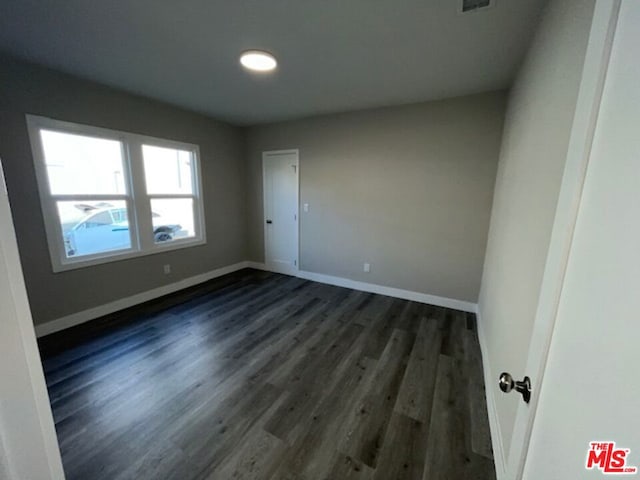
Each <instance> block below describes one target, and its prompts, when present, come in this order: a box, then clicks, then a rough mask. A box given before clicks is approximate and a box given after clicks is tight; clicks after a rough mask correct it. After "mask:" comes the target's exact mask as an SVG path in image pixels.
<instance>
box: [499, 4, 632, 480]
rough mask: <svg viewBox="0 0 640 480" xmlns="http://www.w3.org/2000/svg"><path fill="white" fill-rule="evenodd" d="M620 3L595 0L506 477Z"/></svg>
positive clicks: (518, 466)
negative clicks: (523, 391) (527, 379)
mask: <svg viewBox="0 0 640 480" xmlns="http://www.w3.org/2000/svg"><path fill="white" fill-rule="evenodd" d="M619 8H620V2H619V1H613V2H611V1H606V0H605V1H603V0H598V1H597V2H596V6H595V11H594V17H593V22H592V26H591V32H590V37H589V45H588V48H587V52H586V57H585V64H584V70H583V76H582V80H581V84H580V91H579V93H578V101H577V105H576V112H575V116H574V123H573V126H572V130H571V137H570V140H569V149H568V152H567V160H566V166H565V171H564V175H563V179H562V186H561V189H560V195H559V198H558V206H557V209H556V215H555V219H554V225H553V230H552V234H551V240H550V244H549V251H548V254H547V260H546V264H545V270H544V276H543V280H542V285H541V290H540V297H539V301H538V306H537V310H536V316H535V322H534V326H533V332H532V336H531V342H530V344H529V349H528V356H527V360H526V373H527V375H528V376H529V377H530V378H531V383H532V395H531V401H530V403H528V404H527V403H524V402H522V401H520V400H519V398H517V397H516V396H515V395H514V398H513V401H518V402H519V407H518V412H517V416H516V422H515V425H514V430H513V435H512V439H511V444H510V446H509V457H508V460H507V472H506V478H507V479H508V480H512V479H513V480H519V479H521V478H522V476H523V470H524V466H525V462H526V459H527V454H528V449H529V442H530V439H531V431H532V426H533V422H534V418H535V415H536V410H537V407H538V401H539V391H540V386H541V385H542V381H543V376H544V373H545V369H546V366H547V359H548V354H549V348H550V345H551V339H552V336H553V333H554V327H555V324H556V317H557V314H558V308H559V304H560V299H561V293H562V291H563V287H564V281H565V275H566V271H567V264H568V260H569V254H570V252H571V249H572V241H573V237H574V232H575V226H576V220H577V217H578V210H579V207H580V204H581V200H582V193H583V187H584V182H585V176H586V172H587V167H588V164H589V159H590V156H591V148H592V144H593V138H594V132H595V130H596V122H597V119H598V113H599V111H600V105H601V99H602V92H603V87H604V82H605V77H606V74H607V69H608V66H609V58H610V54H611V48H612V43H613V36H614V32H615V30H616V22H617V18H618V11H619ZM518 397H519V396H518Z"/></svg>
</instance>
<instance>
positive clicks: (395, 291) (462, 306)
mask: <svg viewBox="0 0 640 480" xmlns="http://www.w3.org/2000/svg"><path fill="white" fill-rule="evenodd" d="M243 268H255V269H258V270H265V271H271V270H270V269H268V268H267V267H266V266H265V265H264V264H263V263H258V262H239V263H236V264H233V265H229V266H226V267H222V268H217V269H215V270H212V271H210V272H207V273H203V274H201V275H196V276H194V277H189V278H185V279H184V280H180V281H179V282H175V283H171V284H169V285H163V286H162V287H158V288H154V289H153V290H148V291H146V292H141V293H137V294H135V295H132V296H130V297H126V298H121V299H118V300H115V301H113V302H109V303H106V304H104V305H100V306H97V307H94V308H90V309H88V310H83V311H81V312H77V313H73V314H71V315H67V316H65V317H61V318H57V319H55V320H51V321H50V322H46V323H43V324H40V325H36V327H35V330H36V336H38V337H43V336H45V335H49V334H51V333H55V332H59V331H61V330H64V329H66V328H71V327H74V326H76V325H80V324H81V323H85V322H88V321H90V320H93V319H96V318H99V317H102V316H104V315H109V314H110V313H113V312H117V311H119V310H123V309H125V308H129V307H133V306H135V305H138V304H140V303H144V302H148V301H149V300H153V299H155V298H159V297H162V296H163V295H168V294H170V293H174V292H177V291H179V290H182V289H185V288H189V287H192V286H194V285H198V284H199V283H203V282H206V281H208V280H211V279H214V278H216V277H221V276H222V275H226V274H228V273H232V272H235V271H237V270H241V269H243ZM278 273H285V274H288V275H294V276H297V277H300V278H304V279H306V280H312V281H314V282H320V283H326V284H329V285H335V286H338V287H345V288H351V289H353V290H360V291H363V292H370V293H377V294H380V295H388V296H390V297H395V298H402V299H404V300H412V301H414V302H421V303H428V304H430V305H437V306H440V307H446V308H452V309H455V310H462V311H465V312H474V313H475V312H476V304H475V303H471V302H465V301H462V300H455V299H452V298H446V297H439V296H436V295H429V294H426V293H420V292H412V291H410V290H402V289H399V288H393V287H385V286H382V285H376V284H373V283H365V282H359V281H356V280H350V279H348V278H341V277H334V276H332V275H325V274H322V273H315V272H308V271H304V270H297V271H293V272H290V271H287V272H278Z"/></svg>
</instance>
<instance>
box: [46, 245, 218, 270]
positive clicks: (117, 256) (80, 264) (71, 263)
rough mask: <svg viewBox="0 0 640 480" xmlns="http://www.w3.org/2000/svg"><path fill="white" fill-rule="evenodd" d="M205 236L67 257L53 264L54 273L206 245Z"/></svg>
mask: <svg viewBox="0 0 640 480" xmlns="http://www.w3.org/2000/svg"><path fill="white" fill-rule="evenodd" d="M206 244H207V241H206V239H205V238H195V239H194V238H190V239H185V240H174V241H172V242H171V243H167V244H164V245H155V246H154V247H153V248H152V249H151V250H124V251H122V250H121V251H118V252H114V253H112V254H100V255H87V256H86V257H84V258H82V257H79V258H78V259H77V260H70V259H67V260H66V261H64V262H61V263H58V264H53V265H52V267H53V273H61V272H66V271H69V270H77V269H79V268H86V267H93V266H96V265H103V264H105V263H112V262H119V261H122V260H130V259H134V258H138V257H146V256H148V255H156V254H159V253H165V252H170V251H174V250H181V249H183V248H190V247H197V246H201V245H206Z"/></svg>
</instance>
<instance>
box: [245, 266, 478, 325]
mask: <svg viewBox="0 0 640 480" xmlns="http://www.w3.org/2000/svg"><path fill="white" fill-rule="evenodd" d="M248 264H249V267H251V268H255V269H257V270H265V271H272V270H271V269H269V268H267V267H266V265H265V264H264V263H259V262H248ZM277 273H283V272H277ZM284 273H286V272H284ZM286 274H289V275H293V276H296V277H300V278H304V279H305V280H312V281H314V282H319V283H326V284H328V285H334V286H336V287H345V288H351V289H353V290H360V291H362V292H369V293H377V294H379V295H387V296H389V297H395V298H402V299H403V300H411V301H414V302H420V303H428V304H429V305H436V306H438V307H446V308H451V309H454V310H462V311H463V312H471V313H476V307H477V305H476V304H475V303H472V302H466V301H463V300H456V299H453V298H447V297H439V296H437V295H429V294H427V293H420V292H413V291H411V290H402V289H400V288H393V287H385V286H383V285H377V284H375V283H366V282H359V281H357V280H350V279H348V278H342V277H334V276H333V275H325V274H324V273H315V272H308V271H306V270H298V271H297V272H293V273H291V272H289V273H286Z"/></svg>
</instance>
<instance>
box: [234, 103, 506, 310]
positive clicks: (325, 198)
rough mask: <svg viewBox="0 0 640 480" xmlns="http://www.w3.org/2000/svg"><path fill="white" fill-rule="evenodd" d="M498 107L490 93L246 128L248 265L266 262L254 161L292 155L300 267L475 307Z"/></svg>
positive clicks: (259, 166) (257, 168)
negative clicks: (305, 207)
mask: <svg viewBox="0 0 640 480" xmlns="http://www.w3.org/2000/svg"><path fill="white" fill-rule="evenodd" d="M505 103H506V95H505V93H503V92H495V93H488V94H481V95H473V96H468V97H461V98H456V99H451V100H444V101H437V102H428V103H422V104H415V105H410V106H402V107H393V108H384V109H377V110H368V111H362V112H354V113H347V114H339V115H327V116H320V117H314V118H310V119H306V120H300V121H293V122H285V123H278V124H271V125H266V126H257V127H252V128H249V129H247V144H246V148H247V153H246V155H247V161H248V166H247V169H248V171H247V174H248V176H249V177H248V187H249V188H248V232H249V257H250V259H251V260H254V261H258V262H261V261H263V260H264V247H263V241H264V240H263V224H262V222H263V218H262V159H261V154H262V152H263V151H266V150H280V149H290V148H298V149H299V150H300V203H301V204H304V203H309V205H310V209H309V212H308V213H305V212H303V211H302V208H301V209H300V266H301V269H303V270H308V271H312V272H318V273H324V274H329V275H335V276H338V277H344V278H350V279H354V280H360V281H364V282H370V283H375V284H379V285H386V286H392V287H396V288H402V289H407V290H412V291H417V292H423V293H428V294H432V295H439V296H444V297H449V298H454V299H458V300H465V301H471V302H476V301H477V299H478V292H479V289H480V278H481V275H482V264H483V260H484V253H485V245H486V238H487V232H488V227H489V218H490V211H491V202H492V196H493V185H494V180H495V174H496V167H497V161H498V153H499V148H500V138H501V131H502V123H503V115H504V108H505ZM364 262H368V263H370V264H371V273H364V272H363V263H364Z"/></svg>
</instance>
